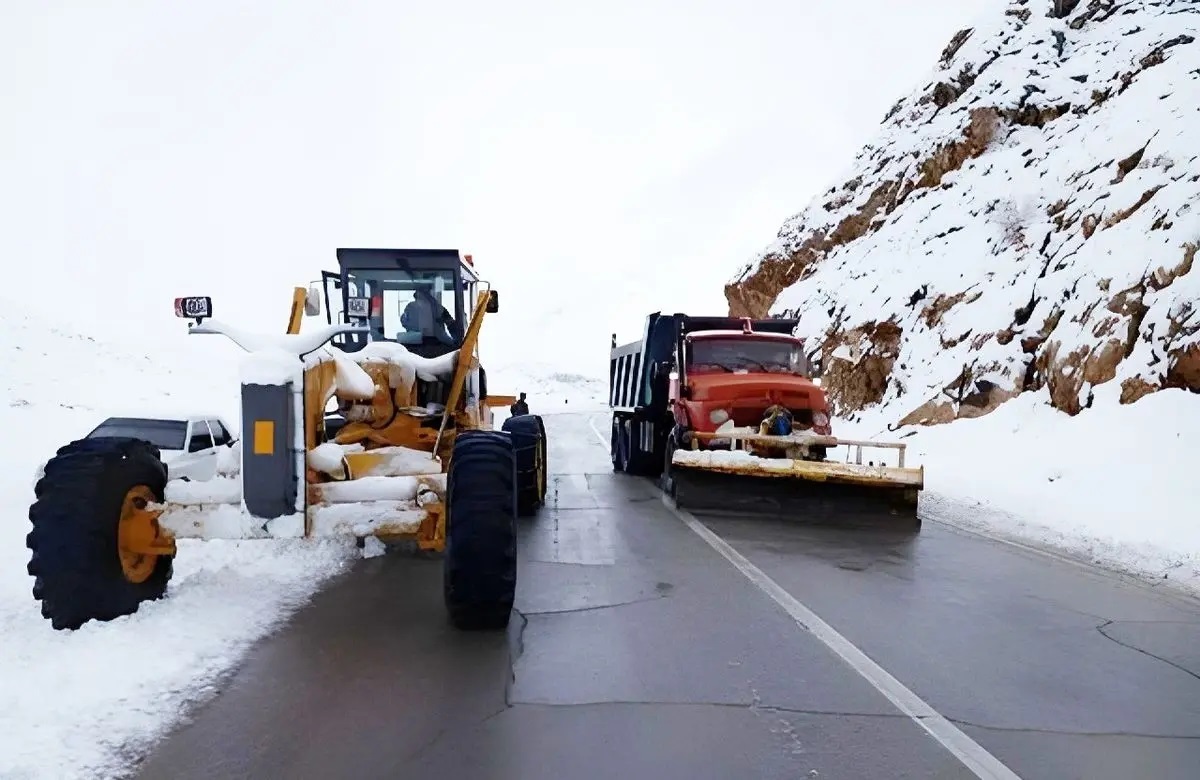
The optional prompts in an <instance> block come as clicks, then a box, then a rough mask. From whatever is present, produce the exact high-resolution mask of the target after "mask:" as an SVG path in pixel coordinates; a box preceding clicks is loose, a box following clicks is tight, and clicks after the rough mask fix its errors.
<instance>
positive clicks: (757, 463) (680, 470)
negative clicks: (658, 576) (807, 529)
mask: <svg viewBox="0 0 1200 780" xmlns="http://www.w3.org/2000/svg"><path fill="white" fill-rule="evenodd" d="M718 438H724V439H728V440H729V442H730V443H729V449H701V448H700V446H701V443H702V442H703V443H705V444H708V443H709V442H711V441H712V440H713V439H718ZM688 443H689V444H690V445H691V448H690V449H689V448H680V449H676V450H675V451H674V452H673V453H672V455H671V473H670V478H669V483H670V484H669V492H670V493H671V494H672V496H673V497H674V499H675V501H676V505H677V506H680V507H681V508H683V509H690V510H694V511H728V512H737V513H743V514H744V513H753V514H769V515H774V516H779V517H787V518H797V519H803V520H806V521H812V522H821V523H825V522H836V523H838V524H851V525H853V524H868V525H870V524H876V523H879V522H880V521H882V520H891V521H893V522H894V521H897V520H898V521H900V522H908V523H918V524H919V522H920V520H919V518H918V516H917V506H918V497H919V493H920V491H921V490H922V489H924V486H925V469H924V467H923V466H920V467H917V468H911V467H906V466H905V465H904V456H905V448H906V445H904V444H903V443H899V442H875V441H859V440H853V439H839V438H837V437H835V436H818V435H812V434H792V435H787V436H774V435H767V434H759V433H743V434H736V433H735V434H729V433H700V432H691V433H690V434H689V442H688ZM816 447H820V448H825V449H826V450H829V449H833V448H837V447H846V448H847V449H848V452H847V459H849V457H850V452H849V451H853V457H854V462H853V463H851V462H839V461H834V460H810V459H807V458H806V457H805V453H807V452H808V451H809V450H810V448H816ZM871 448H876V449H883V450H894V451H896V452H897V456H896V460H897V465H895V466H888V465H883V464H882V463H880V464H875V463H873V462H868V463H863V450H864V449H871ZM778 451H782V452H778ZM775 455H780V456H779V457H773V456H775Z"/></svg>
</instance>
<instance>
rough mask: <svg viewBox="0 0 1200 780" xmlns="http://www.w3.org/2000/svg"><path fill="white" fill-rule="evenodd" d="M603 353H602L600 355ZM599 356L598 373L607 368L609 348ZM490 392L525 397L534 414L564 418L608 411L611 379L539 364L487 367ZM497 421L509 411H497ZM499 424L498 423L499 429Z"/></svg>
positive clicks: (526, 363) (597, 355)
mask: <svg viewBox="0 0 1200 780" xmlns="http://www.w3.org/2000/svg"><path fill="white" fill-rule="evenodd" d="M601 350H602V351H601ZM601 350H598V351H597V352H596V360H595V362H596V365H597V366H598V367H599V368H598V371H600V372H603V371H605V370H606V367H607V366H608V353H607V348H605V347H601ZM484 369H485V370H486V371H487V381H488V392H489V393H491V394H493V395H519V394H520V393H525V394H526V398H525V402H526V403H527V404H529V411H530V412H531V413H532V414H561V413H565V412H595V411H608V377H607V376H606V375H602V374H600V373H597V374H594V375H587V374H577V373H571V372H566V371H560V370H558V369H556V368H555V367H554V366H553V365H552V364H549V363H544V362H540V361H530V362H522V363H509V362H499V363H497V364H496V365H494V366H493V365H492V364H491V363H487V362H485V363H484ZM495 411H496V412H497V417H498V419H499V418H502V417H507V416H508V410H507V409H504V410H503V412H504V414H503V415H500V414H499V412H500V411H501V410H499V409H497V410H495ZM498 424H499V423H497V425H498Z"/></svg>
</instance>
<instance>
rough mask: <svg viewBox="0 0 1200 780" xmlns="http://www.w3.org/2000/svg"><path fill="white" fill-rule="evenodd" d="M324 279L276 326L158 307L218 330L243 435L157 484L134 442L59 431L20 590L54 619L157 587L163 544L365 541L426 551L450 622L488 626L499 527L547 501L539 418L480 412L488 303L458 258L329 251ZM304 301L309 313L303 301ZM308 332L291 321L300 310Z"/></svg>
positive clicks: (501, 546)
mask: <svg viewBox="0 0 1200 780" xmlns="http://www.w3.org/2000/svg"><path fill="white" fill-rule="evenodd" d="M337 257H338V265H339V271H337V272H332V271H326V272H323V273H322V280H321V282H315V283H313V284H311V285H310V286H309V287H308V288H307V289H306V288H304V287H297V288H295V289H294V291H293V297H292V307H291V312H290V316H289V319H288V324H287V329H286V333H274V334H258V333H250V332H247V331H244V330H241V329H239V328H237V327H235V326H233V325H229V324H226V323H223V322H220V321H218V320H215V319H213V318H212V313H213V305H212V299H211V298H208V297H188V298H178V299H176V300H175V314H176V315H177V316H179V317H181V318H185V319H188V320H192V322H191V323H189V334H193V335H197V334H210V335H211V334H215V335H223V336H226V337H227V338H229V339H230V340H232V341H233V342H234V343H236V344H237V345H238V346H240V347H241V348H242V349H243V350H245V352H246V354H245V355H244V357H243V362H242V365H241V377H240V381H241V388H240V390H241V411H242V420H241V422H242V438H241V439H240V440H239V441H237V442H235V443H233V444H232V445H231V446H230V447H229V448H228V451H227V452H225V453H224V454H223V457H222V459H221V463H220V465H219V467H218V473H217V475H216V476H215V477H213V478H212V479H210V480H205V481H202V482H199V481H192V480H189V479H187V478H185V477H181V478H173V477H172V475H171V474H170V472H169V469H168V467H167V465H165V464H164V463H163V462H162V460H161V459H160V457H159V454H160V453H159V450H158V448H157V447H156V446H155V445H154V444H153V443H151V442H148V441H145V440H141V439H137V438H129V437H92V438H85V439H80V440H77V441H73V442H71V443H70V444H67V445H66V446H64V447H62V448H60V449H59V450H58V452H57V454H56V456H55V457H53V458H52V459H51V460H49V461H48V462H47V464H46V466H45V469H44V475H43V476H42V477H41V478H40V479H39V480H38V482H37V484H36V486H35V489H34V493H35V496H34V497H35V501H34V503H33V504H32V506H31V507H30V509H29V519H30V521H31V523H32V526H33V528H32V530H31V531H30V532H29V534H28V536H27V538H26V544H27V546H28V547H29V549H30V551H31V555H30V559H29V565H28V571H29V574H30V575H32V576H33V577H34V584H33V596H34V598H35V599H36V600H38V601H40V602H41V611H42V615H43V616H44V617H46V618H47V619H49V620H50V622H51V624H52V626H53V627H54V628H55V629H76V628H79V627H80V626H82V625H83V624H85V623H86V622H88V621H90V620H97V621H108V620H112V619H114V618H117V617H120V616H123V615H129V614H132V613H134V612H136V611H137V610H138V608H139V605H141V604H142V603H143V602H145V601H149V600H156V599H160V598H162V597H164V596H165V595H166V593H167V586H168V583H169V581H170V579H171V575H172V569H173V565H174V559H175V555H176V542H177V540H180V539H278V538H297V537H304V538H310V539H311V538H327V537H357V538H358V539H359V540H360V542H361V541H365V540H366V539H368V538H370V537H374V538H376V539H378V540H379V541H382V542H384V543H395V542H403V543H407V544H409V545H414V544H415V546H416V547H417V548H418V549H420V550H423V551H430V552H433V553H441V554H442V561H443V595H444V600H445V604H446V608H447V611H448V613H449V617H450V620H451V622H452V623H453V625H455V626H456V627H458V628H460V629H466V630H471V629H483V630H499V629H503V628H504V627H505V626H507V624H508V621H509V616H510V614H511V610H512V605H513V598H514V593H515V588H516V577H517V559H516V522H517V517H518V516H521V515H531V514H534V513H536V512H537V510H538V508H539V507H540V506H541V505H542V504H543V503H544V500H545V495H546V482H547V478H546V434H545V427H544V425H543V423H542V419H541V417H540V416H538V415H534V414H523V415H519V416H513V417H509V418H508V419H506V420H505V421H504V423H503V425H502V427H501V429H500V430H494V422H493V416H492V411H491V410H492V408H494V407H498V406H507V405H509V404H511V403H513V401H514V400H515V399H514V398H513V397H512V396H494V395H489V394H488V390H487V376H486V373H485V371H484V369H483V367H482V366H481V365H480V361H479V335H480V331H481V328H482V326H483V321H484V318H485V316H486V315H487V314H490V313H495V312H497V311H498V310H499V295H498V293H497V291H496V290H494V289H492V288H491V285H490V284H489V283H487V282H486V281H483V280H481V278H480V277H479V276H478V275H477V273H476V272H475V267H474V261H473V259H472V257H471V256H470V255H460V254H459V252H458V251H457V250H406V249H339V250H338V252H337ZM322 304H324V305H323V306H322ZM322 309H323V310H324V312H325V320H326V325H325V326H324V327H318V328H316V329H313V330H311V331H310V332H301V324H302V321H303V318H304V316H310V317H314V316H318V315H319V314H320V313H321V311H322Z"/></svg>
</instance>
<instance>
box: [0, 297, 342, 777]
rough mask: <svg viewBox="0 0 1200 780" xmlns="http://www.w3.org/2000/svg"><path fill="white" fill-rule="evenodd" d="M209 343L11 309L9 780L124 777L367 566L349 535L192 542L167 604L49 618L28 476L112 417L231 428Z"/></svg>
mask: <svg viewBox="0 0 1200 780" xmlns="http://www.w3.org/2000/svg"><path fill="white" fill-rule="evenodd" d="M130 338H131V342H132V341H133V340H135V339H136V338H137V334H136V333H131V336H130ZM207 341H209V339H201V338H200V337H198V336H188V335H187V334H186V333H185V332H184V331H183V329H182V328H181V329H180V333H179V337H178V346H177V348H174V349H171V350H169V351H166V352H164V353H162V354H155V355H153V356H148V355H144V354H141V353H140V352H138V347H137V346H134V345H133V344H132V343H131V345H130V346H128V347H122V346H121V345H118V344H115V343H111V342H103V341H100V340H97V339H96V338H94V337H90V336H87V335H82V334H77V333H71V332H68V331H65V330H63V329H62V328H61V327H59V326H57V325H56V324H54V323H50V322H48V321H46V320H45V318H44V316H42V315H37V314H35V313H33V312H31V311H26V310H25V309H24V308H22V306H21V304H20V303H19V302H11V301H10V302H6V303H5V304H4V306H3V308H0V352H2V353H3V354H4V355H5V356H6V360H7V361H8V362H7V364H6V369H5V370H4V371H3V372H0V427H2V428H3V430H4V431H5V433H6V434H7V435H8V436H9V437H10V440H11V441H18V442H22V446H20V447H9V448H8V449H7V451H6V453H5V454H4V456H3V457H4V461H3V463H2V464H0V465H3V468H2V469H0V501H2V502H3V503H4V504H5V505H6V506H8V507H10V508H11V510H12V511H11V512H9V513H8V516H7V518H6V521H5V522H2V523H0V636H2V637H3V641H0V668H2V669H3V670H4V684H2V685H0V777H3V778H13V779H14V780H19V779H21V778H42V777H53V778H61V779H62V780H75V779H76V778H78V779H79V780H83V779H84V778H87V779H88V780H90V779H91V778H96V777H108V776H112V775H113V774H117V773H120V772H123V771H124V770H125V769H126V768H127V766H128V763H129V759H130V757H132V756H136V755H137V754H139V753H140V752H141V751H143V750H145V749H147V748H148V747H149V746H150V744H151V743H152V742H153V740H155V739H157V738H159V737H161V736H162V735H164V734H165V733H166V731H167V730H168V729H169V728H170V727H171V726H173V725H175V724H177V723H178V722H179V721H180V719H181V718H183V717H184V716H185V715H186V714H187V712H188V711H189V709H190V708H191V707H192V706H194V705H196V704H198V703H200V702H202V701H204V700H206V699H207V698H209V697H210V696H212V695H213V694H214V693H215V692H216V687H217V686H218V685H219V682H220V680H221V677H222V675H224V674H227V673H228V672H229V671H230V670H231V669H232V668H233V667H234V666H235V665H236V664H237V663H238V662H239V661H240V659H241V658H242V657H243V655H244V654H245V652H246V651H247V650H248V649H249V647H250V646H251V644H252V643H253V642H254V641H256V640H257V639H259V638H261V637H262V636H264V635H266V634H267V633H269V632H270V631H272V630H274V629H275V628H276V627H278V626H279V625H280V623H281V622H282V621H284V620H286V619H287V617H288V616H289V615H290V614H291V613H292V612H293V611H294V610H295V609H297V608H299V607H300V606H302V605H303V604H304V603H305V602H306V601H307V600H308V598H309V597H310V596H311V595H312V594H313V593H315V592H316V591H317V590H318V589H319V588H320V587H322V585H324V584H325V583H326V582H327V581H328V580H329V579H330V578H331V577H334V576H336V575H338V574H339V573H341V572H343V571H345V570H346V567H347V565H348V563H349V562H351V561H354V560H356V559H357V557H358V551H357V549H356V548H355V546H354V543H353V540H346V541H342V540H337V541H332V540H331V541H316V542H313V541H306V540H282V541H262V542H224V541H216V542H192V541H188V540H181V541H180V542H179V543H178V547H179V555H178V557H177V558H176V564H175V576H174V578H173V579H172V582H171V586H170V590H169V594H168V598H167V599H165V600H163V601H160V602H156V603H153V604H146V605H143V607H142V608H141V610H139V611H138V613H137V614H136V615H132V616H129V617H126V618H121V619H118V620H115V621H112V622H109V623H104V624H97V623H89V624H87V625H85V626H84V627H83V628H81V629H80V630H78V631H75V632H59V631H54V630H53V629H52V628H51V627H50V623H49V621H47V620H45V619H44V618H42V616H41V614H40V612H39V604H38V602H36V601H34V600H33V596H32V595H31V592H30V589H31V588H32V587H33V579H32V578H31V577H29V576H28V575H27V574H26V571H25V565H26V563H27V562H28V558H29V551H28V550H27V549H26V547H25V534H26V533H28V531H29V523H28V521H27V519H26V511H27V510H26V508H27V507H28V506H29V504H30V503H31V502H32V501H33V494H32V487H31V485H30V484H29V476H30V475H31V474H32V473H33V472H34V470H35V469H36V467H37V464H38V463H39V462H41V461H42V460H44V459H46V458H49V457H51V456H53V455H54V452H55V450H56V449H58V447H60V446H61V445H63V444H65V443H67V442H69V441H71V440H72V439H76V438H79V437H81V436H83V435H84V434H86V433H87V432H88V431H89V430H91V429H92V428H94V427H95V426H96V425H97V424H98V423H99V422H100V421H101V420H102V419H104V418H105V417H107V416H109V415H110V414H117V413H130V412H132V413H145V411H144V410H147V409H149V410H152V411H153V412H154V413H159V412H161V411H163V410H164V409H166V410H172V411H171V413H178V412H179V411H181V410H182V411H192V410H195V409H197V408H199V409H201V410H203V411H206V412H208V411H212V412H214V413H218V414H221V415H223V416H225V418H226V419H227V420H229V421H231V422H233V423H234V424H235V425H236V422H237V420H238V419H239V417H240V415H239V407H238V359H239V357H240V356H241V355H240V353H238V352H236V351H230V350H224V349H213V350H212V352H213V353H215V354H217V355H223V354H225V353H226V352H228V353H229V357H228V361H227V362H221V359H216V360H212V359H204V358H202V359H197V354H199V355H204V353H206V352H207V351H208V350H207V349H206V347H207V346H208V345H206V344H204V343H203V342H207ZM197 342H200V343H199V344H198V343H197ZM218 346H219V345H218ZM193 349H195V350H196V351H195V352H193V351H192V350H193ZM231 454H234V453H231ZM230 465H232V464H229V463H225V464H224V466H226V467H227V466H230ZM233 472H234V473H236V467H234V468H233ZM223 473H228V471H227V470H226V471H223ZM187 484H188V483H173V485H172V490H187V489H190V488H186V487H184V486H186V485H187ZM217 484H218V485H222V484H225V485H226V486H227V483H217ZM210 489H211V488H210Z"/></svg>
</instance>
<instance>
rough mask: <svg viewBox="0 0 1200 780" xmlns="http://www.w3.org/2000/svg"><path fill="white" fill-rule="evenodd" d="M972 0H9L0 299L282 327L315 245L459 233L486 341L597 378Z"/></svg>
mask: <svg viewBox="0 0 1200 780" xmlns="http://www.w3.org/2000/svg"><path fill="white" fill-rule="evenodd" d="M997 4H998V0H904V2H897V1H896V0H859V2H847V0H821V1H818V0H791V2H782V1H778V2H761V1H755V0H742V1H741V2H738V3H733V2H728V0H726V2H712V1H710V0H693V1H692V2H688V3H684V2H682V0H676V2H673V3H668V2H656V1H654V0H643V1H641V2H606V3H602V4H599V5H597V4H588V5H587V6H584V5H583V4H579V3H571V4H568V3H562V2H559V3H552V2H510V3H503V4H496V3H487V4H483V3H439V4H435V3H428V2H423V3H413V2H404V1H401V0H393V2H346V1H344V0H339V2H336V3H335V2H332V1H330V2H323V3H317V2H313V1H312V0H292V2H273V3H268V2H256V3H235V2H228V1H226V0H220V1H217V2H204V3H186V4H185V3H174V2H149V0H140V1H138V2H134V1H132V0H129V1H127V2H107V3H102V2H85V0H77V1H76V2H48V1H46V0H43V1H42V2H37V3H32V2H31V3H22V4H21V6H22V7H19V8H18V7H16V6H17V3H15V2H13V0H8V1H7V2H5V3H3V9H2V11H0V90H2V92H0V96H2V97H3V99H4V105H5V107H6V108H5V112H4V113H5V121H4V122H3V123H0V150H3V151H2V152H0V155H2V156H0V209H2V211H0V213H3V214H4V223H5V224H4V228H3V230H0V251H2V252H3V255H4V258H5V260H4V267H5V269H6V270H8V271H9V275H10V278H9V281H8V283H7V284H6V285H5V286H4V288H5V292H4V295H5V296H9V297H15V296H20V297H27V295H28V293H27V291H29V290H33V291H37V292H38V294H45V293H47V292H52V294H53V295H54V300H55V302H56V306H55V307H54V309H53V311H55V312H62V311H66V310H68V309H67V307H68V306H72V307H77V308H75V309H74V310H75V311H78V312H79V314H81V315H89V316H87V317H82V318H81V319H84V320H90V322H81V323H80V327H81V329H88V330H99V331H101V332H104V331H107V330H110V329H113V328H118V327H119V328H123V329H126V330H130V331H138V332H143V333H146V332H148V333H150V334H153V336H154V337H155V338H160V339H161V338H165V337H166V335H165V334H172V336H173V335H174V334H177V333H179V332H181V331H182V329H183V328H184V326H183V324H182V323H180V322H179V321H178V320H175V319H174V318H173V317H172V316H171V312H170V305H171V303H170V299H171V298H172V297H174V296H175V295H185V294H210V295H213V296H214V298H215V299H216V306H217V314H218V317H220V318H221V319H225V320H229V321H232V322H237V323H240V324H243V325H247V326H249V327H258V328H263V329H282V327H283V324H284V321H285V318H286V308H287V302H288V298H289V290H290V287H291V286H292V285H294V284H306V283H307V282H309V281H310V280H312V279H315V278H316V277H317V275H318V272H319V271H320V270H321V269H324V268H329V269H332V268H334V267H335V266H336V260H335V257H334V250H335V248H336V247H338V246H388V247H451V248H459V249H461V250H462V251H464V252H470V253H472V254H473V255H474V256H475V260H476V264H477V266H479V267H480V270H481V271H482V272H483V273H484V274H485V275H486V276H487V277H489V278H491V280H492V281H493V282H494V283H495V285H496V286H497V288H498V289H500V291H501V300H502V307H501V314H500V315H499V316H498V317H496V318H494V319H493V320H492V322H491V324H490V325H489V328H488V329H489V331H490V333H489V334H487V336H490V338H488V337H487V336H485V349H486V350H489V351H486V352H485V355H484V359H485V364H486V362H487V360H488V356H489V355H492V356H493V360H496V359H500V360H503V361H505V362H511V361H516V360H520V359H523V358H524V357H526V356H527V355H529V356H536V357H537V358H538V359H542V360H544V359H547V358H550V359H552V360H553V362H555V363H557V364H560V365H562V367H563V368H564V369H567V370H586V371H588V372H589V373H604V372H605V366H606V352H605V350H606V349H607V343H608V334H609V333H610V332H612V331H613V330H616V331H617V332H618V336H619V338H620V339H621V340H627V339H629V338H633V337H634V336H635V333H636V331H637V330H638V327H639V325H640V323H641V318H642V317H643V316H644V315H645V314H646V313H648V312H650V311H653V310H655V309H663V310H686V311H690V312H696V313H701V312H704V313H724V311H725V301H724V297H723V296H722V292H721V288H722V286H723V284H724V282H725V281H726V279H728V278H729V276H730V275H731V274H732V273H734V272H735V271H736V270H737V268H738V267H739V266H740V265H741V264H742V263H744V262H745V261H746V260H747V259H749V258H750V257H751V256H752V255H753V254H754V253H755V252H756V251H758V250H759V249H760V248H761V247H763V246H764V245H766V244H767V243H769V242H770V240H771V239H772V238H773V237H774V235H775V232H776V230H777V229H778V228H779V225H780V224H781V223H782V221H783V220H784V219H785V218H787V217H788V216H790V215H791V214H793V213H795V212H798V211H800V210H801V209H802V208H803V207H804V206H805V205H806V204H807V203H808V201H809V199H810V198H812V197H813V196H814V195H816V194H817V193H819V192H820V191H821V190H823V189H825V188H826V187H828V186H829V185H830V184H832V183H834V180H835V179H836V178H837V177H839V176H840V174H841V173H842V172H843V171H844V170H845V169H846V166H848V165H849V163H850V162H851V158H852V156H853V155H854V153H855V152H856V151H857V149H858V148H859V147H860V146H861V145H862V144H863V143H864V142H865V141H867V140H869V138H870V136H871V135H872V134H873V133H874V131H875V128H876V126H877V125H878V123H879V122H880V121H881V120H882V118H883V115H884V113H885V112H886V111H887V109H888V108H889V107H890V106H891V104H892V103H893V102H895V100H896V99H897V98H898V97H900V96H901V95H902V94H905V93H907V92H909V91H910V90H912V89H913V88H915V87H919V86H921V84H922V83H924V80H925V78H926V76H927V75H928V73H929V72H930V69H931V68H932V67H933V65H934V63H935V62H936V59H937V56H938V54H939V53H940V51H941V49H942V47H943V46H944V45H945V44H946V42H947V41H948V40H949V38H950V36H951V35H952V34H953V33H954V32H955V31H956V30H958V29H959V28H961V27H963V26H967V25H969V24H970V23H971V21H972V19H973V17H974V16H975V15H976V14H977V13H979V12H980V11H981V10H987V9H988V8H989V7H990V6H995V5H997ZM27 279H31V280H36V281H37V282H38V284H36V285H33V286H30V285H28V284H27V283H23V282H25V280H27ZM105 307H107V308H108V310H109V312H110V313H109V315H108V318H109V322H107V323H103V322H97V321H95V320H94V319H93V318H92V316H90V315H91V314H92V312H97V311H100V310H102V309H103V308H105Z"/></svg>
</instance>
